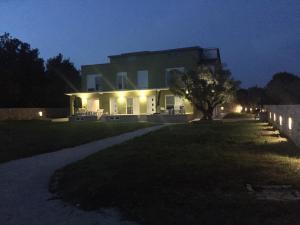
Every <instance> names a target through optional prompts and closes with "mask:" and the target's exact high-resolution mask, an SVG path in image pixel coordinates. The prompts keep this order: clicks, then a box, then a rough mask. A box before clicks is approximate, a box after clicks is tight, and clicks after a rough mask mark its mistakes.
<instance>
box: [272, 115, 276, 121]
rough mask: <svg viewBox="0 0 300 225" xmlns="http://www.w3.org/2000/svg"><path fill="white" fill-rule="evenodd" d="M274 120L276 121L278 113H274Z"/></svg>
mask: <svg viewBox="0 0 300 225" xmlns="http://www.w3.org/2000/svg"><path fill="white" fill-rule="evenodd" d="M273 120H274V121H275V122H276V113H274V118H273Z"/></svg>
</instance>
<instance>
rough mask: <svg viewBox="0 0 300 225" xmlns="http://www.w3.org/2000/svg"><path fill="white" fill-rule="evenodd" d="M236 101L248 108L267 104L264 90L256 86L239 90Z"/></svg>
mask: <svg viewBox="0 0 300 225" xmlns="http://www.w3.org/2000/svg"><path fill="white" fill-rule="evenodd" d="M236 100H237V102H238V103H239V104H241V105H244V106H249V107H260V106H262V105H264V104H266V102H267V100H266V94H265V89H264V88H261V87H257V86H254V87H250V88H248V89H243V88H241V89H239V90H238V91H237V94H236Z"/></svg>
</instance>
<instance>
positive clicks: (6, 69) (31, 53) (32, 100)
mask: <svg viewBox="0 0 300 225" xmlns="http://www.w3.org/2000/svg"><path fill="white" fill-rule="evenodd" d="M44 81H45V80H44V61H43V59H42V58H40V57H39V51H38V49H32V48H31V47H30V45H29V44H28V43H25V42H22V41H20V40H19V39H17V38H12V37H11V36H10V35H9V34H8V33H5V34H4V35H1V36H0V107H35V106H40V105H41V104H42V103H43V94H42V93H43V84H44Z"/></svg>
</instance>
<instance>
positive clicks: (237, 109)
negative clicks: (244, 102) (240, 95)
mask: <svg viewBox="0 0 300 225" xmlns="http://www.w3.org/2000/svg"><path fill="white" fill-rule="evenodd" d="M234 111H235V112H236V113H241V112H242V111H243V107H242V106H241V105H237V106H236V107H235V110H234Z"/></svg>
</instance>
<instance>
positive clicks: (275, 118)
mask: <svg viewBox="0 0 300 225" xmlns="http://www.w3.org/2000/svg"><path fill="white" fill-rule="evenodd" d="M264 108H265V109H266V110H267V118H268V119H267V120H268V121H269V122H270V123H271V124H273V125H274V126H275V127H277V128H278V129H279V130H280V131H281V132H282V133H283V134H285V135H286V136H288V137H289V138H290V139H291V140H293V141H294V142H295V143H296V144H297V145H298V146H300V105H266V106H264Z"/></svg>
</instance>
